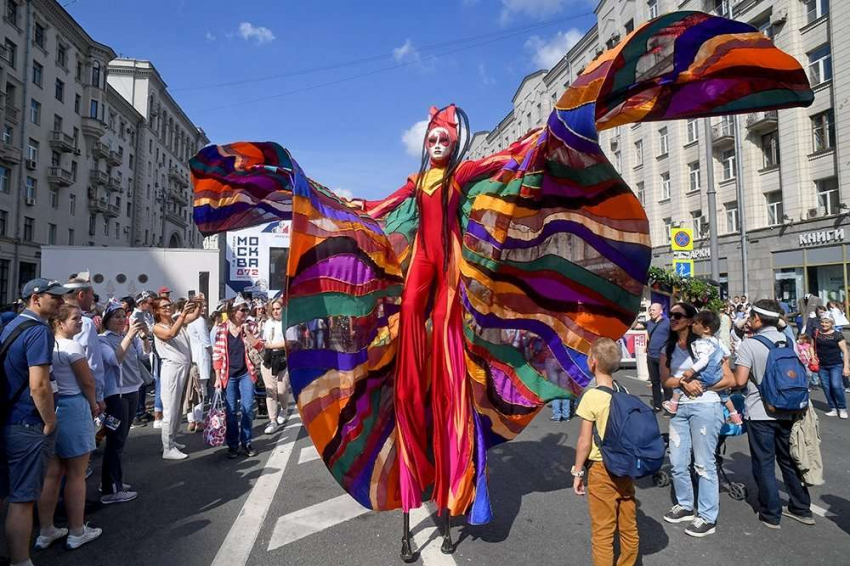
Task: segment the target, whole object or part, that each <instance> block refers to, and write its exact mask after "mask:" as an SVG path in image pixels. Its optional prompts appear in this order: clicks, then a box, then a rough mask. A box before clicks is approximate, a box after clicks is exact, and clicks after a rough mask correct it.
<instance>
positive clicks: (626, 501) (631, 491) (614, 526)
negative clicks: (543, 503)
mask: <svg viewBox="0 0 850 566" xmlns="http://www.w3.org/2000/svg"><path fill="white" fill-rule="evenodd" d="M635 503H636V502H635V483H634V480H632V478H629V477H625V478H619V477H614V476H611V475H609V474H608V470H606V469H605V466H604V465H603V464H602V462H594V463H593V464H592V465H591V466H590V469H589V470H588V472H587V506H588V509H589V511H590V528H591V552H592V556H593V566H612V565H613V564H614V533H616V532H617V531H618V530H619V531H620V559H619V560H617V566H632V565H633V564H635V563H636V562H637V558H638V528H637V507H636V505H635Z"/></svg>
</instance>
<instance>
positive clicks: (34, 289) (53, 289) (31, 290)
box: [21, 277, 71, 299]
mask: <svg viewBox="0 0 850 566" xmlns="http://www.w3.org/2000/svg"><path fill="white" fill-rule="evenodd" d="M70 292H71V289H68V288H67V287H65V286H64V285H62V284H61V283H60V282H59V281H56V280H55V279H44V278H43V277H39V278H37V279H32V280H30V281H27V283H26V284H25V285H24V288H23V289H21V297H23V298H25V299H28V298H30V297H32V296H33V295H40V294H42V293H48V294H50V295H59V296H61V295H65V294H66V293H70Z"/></svg>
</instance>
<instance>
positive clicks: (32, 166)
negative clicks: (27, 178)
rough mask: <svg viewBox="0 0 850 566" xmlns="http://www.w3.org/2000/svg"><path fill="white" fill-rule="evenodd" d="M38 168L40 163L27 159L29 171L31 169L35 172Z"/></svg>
mask: <svg viewBox="0 0 850 566" xmlns="http://www.w3.org/2000/svg"><path fill="white" fill-rule="evenodd" d="M37 167H38V161H36V160H35V159H27V169H29V170H30V171H35V169H36V168H37Z"/></svg>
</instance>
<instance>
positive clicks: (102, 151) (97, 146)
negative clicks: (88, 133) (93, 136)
mask: <svg viewBox="0 0 850 566" xmlns="http://www.w3.org/2000/svg"><path fill="white" fill-rule="evenodd" d="M91 154H92V156H93V157H94V158H95V159H107V158H109V146H108V145H106V144H105V143H103V142H102V141H94V142H93V143H92V144H91Z"/></svg>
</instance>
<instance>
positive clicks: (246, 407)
mask: <svg viewBox="0 0 850 566" xmlns="http://www.w3.org/2000/svg"><path fill="white" fill-rule="evenodd" d="M237 397H238V398H239V404H240V406H241V409H242V421H241V425H242V430H241V432H240V430H239V424H240V423H239V422H237V420H236V411H237V410H239V407H237V406H236V403H237ZM224 410H225V412H226V413H227V433H226V434H225V441H226V442H227V447H228V448H230V449H231V450H236V449H237V448H239V444H242V446H247V445H248V444H251V436H252V434H251V433H252V428H253V426H254V382H253V381H252V380H251V376H250V375H248V374H247V373H246V374H243V375H236V376H233V375H231V376H230V378H228V380H227V387H226V388H225V391H224Z"/></svg>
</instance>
